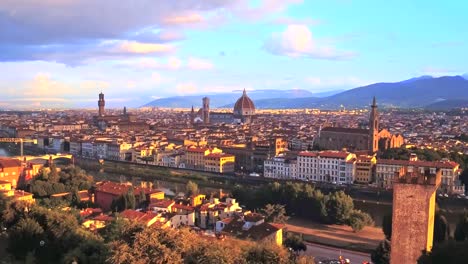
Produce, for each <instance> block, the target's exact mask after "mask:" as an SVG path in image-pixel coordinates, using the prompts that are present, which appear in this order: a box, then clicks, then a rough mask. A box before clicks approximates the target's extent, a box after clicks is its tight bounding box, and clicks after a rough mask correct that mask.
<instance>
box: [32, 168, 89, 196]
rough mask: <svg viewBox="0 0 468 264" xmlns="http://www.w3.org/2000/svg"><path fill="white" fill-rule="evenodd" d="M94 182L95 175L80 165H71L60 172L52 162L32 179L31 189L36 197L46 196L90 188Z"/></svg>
mask: <svg viewBox="0 0 468 264" xmlns="http://www.w3.org/2000/svg"><path fill="white" fill-rule="evenodd" d="M93 183H94V179H93V177H92V176H89V175H87V174H86V172H85V171H84V170H82V169H80V168H78V167H74V166H70V167H66V168H64V169H62V171H60V172H58V171H57V169H56V167H55V165H53V164H52V165H51V166H50V167H49V168H43V169H42V170H41V171H40V173H39V175H38V176H37V177H35V178H34V179H33V180H32V181H31V183H30V187H29V188H30V189H29V191H30V192H32V193H33V194H34V196H35V197H39V198H44V197H49V196H50V195H52V194H56V193H63V192H73V191H75V190H88V189H90V188H91V186H92V185H93Z"/></svg>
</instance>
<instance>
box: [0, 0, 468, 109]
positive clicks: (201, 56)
mask: <svg viewBox="0 0 468 264" xmlns="http://www.w3.org/2000/svg"><path fill="white" fill-rule="evenodd" d="M151 3H153V4H150V3H148V2H146V1H136V2H135V1H131V2H130V1H128V2H121V3H114V2H111V1H99V3H86V2H85V1H78V0H77V1H66V2H58V1H42V2H40V3H39V2H36V1H27V2H25V3H16V2H15V1H3V2H2V3H0V10H1V11H2V12H0V13H1V15H0V21H3V22H2V23H4V24H6V25H8V26H7V27H2V29H0V43H1V44H0V51H2V52H1V55H0V71H1V72H2V73H3V74H2V76H1V77H0V89H2V91H4V94H3V95H4V96H3V98H2V99H1V100H0V107H2V108H9V107H14V108H39V107H80V106H86V107H93V106H95V104H96V102H95V101H96V99H95V97H96V94H97V93H99V92H100V91H103V92H104V93H106V94H107V95H108V96H107V98H106V99H107V102H108V103H109V105H110V106H111V107H116V106H123V105H127V106H130V107H138V106H141V105H142V104H144V103H147V102H150V101H151V100H153V99H155V98H160V97H167V96H176V95H190V94H210V93H215V92H231V91H233V90H236V91H240V90H242V89H244V88H246V89H247V90H253V89H280V90H286V89H304V90H308V91H311V92H323V91H330V90H338V89H350V88H355V87H358V86H361V85H366V84H371V83H375V82H381V81H388V82H395V81H401V80H404V79H409V78H412V77H415V76H420V75H434V76H441V75H458V74H464V73H466V72H467V71H468V70H466V69H467V67H466V61H464V60H463V56H460V55H459V54H463V51H464V50H465V49H466V47H467V45H468V42H467V40H468V37H466V36H464V35H463V34H459V33H460V32H463V25H464V24H466V22H467V21H466V20H467V19H466V18H465V17H464V14H463V10H464V9H463V8H462V7H461V6H460V5H462V4H460V3H444V5H443V6H442V5H440V6H439V5H438V4H437V3H432V2H429V3H428V2H423V1H413V2H411V3H407V2H406V1H396V2H395V1H393V2H392V3H377V2H371V1H359V2H355V1H344V0H342V1H341V0H340V1H338V0H336V1H327V2H326V3H325V2H319V1H299V0H291V1H273V0H270V1H184V2H183V3H180V2H179V3H172V2H170V1H160V2H156V3H155V2H153V1H151ZM408 14H411V15H408ZM403 47H404V48H403ZM136 91H137V92H136Z"/></svg>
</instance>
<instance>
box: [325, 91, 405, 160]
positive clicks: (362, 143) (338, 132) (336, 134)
mask: <svg viewBox="0 0 468 264" xmlns="http://www.w3.org/2000/svg"><path fill="white" fill-rule="evenodd" d="M379 125H380V119H379V112H378V109H377V104H376V100H375V97H374V100H373V102H372V106H371V112H370V116H369V129H360V128H343V127H325V128H323V129H322V130H321V131H320V132H319V134H318V136H317V140H316V144H317V145H318V146H319V147H320V148H323V149H333V150H341V149H343V148H346V149H348V150H350V151H365V150H367V151H368V152H369V153H376V152H377V151H379V150H385V149H389V148H398V147H400V146H401V145H403V143H404V138H403V137H402V136H401V135H393V134H391V133H390V132H389V131H388V130H387V129H382V130H380V128H379Z"/></svg>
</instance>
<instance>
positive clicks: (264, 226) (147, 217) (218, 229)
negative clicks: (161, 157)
mask: <svg viewBox="0 0 468 264" xmlns="http://www.w3.org/2000/svg"><path fill="white" fill-rule="evenodd" d="M144 184H146V183H142V185H144ZM130 189H132V193H134V194H135V197H136V202H137V203H139V202H141V201H142V200H145V201H147V206H146V210H144V211H142V210H134V209H126V210H124V211H122V212H121V213H120V214H119V215H118V217H121V218H123V219H127V220H129V221H134V222H138V223H140V224H142V225H144V226H154V227H158V228H179V227H181V226H187V227H193V228H200V229H203V230H208V234H207V235H212V236H231V237H234V238H239V239H247V238H248V239H252V240H254V241H265V242H273V243H276V244H278V245H282V243H283V228H284V225H282V224H275V223H266V222H265V218H264V216H262V215H261V214H257V213H252V212H250V211H244V210H243V209H242V208H241V207H240V206H239V203H238V202H237V201H236V200H235V199H234V198H229V197H226V198H224V201H221V200H220V199H219V198H214V197H213V198H209V199H208V198H206V196H205V195H202V194H198V195H197V194H194V195H191V196H189V197H186V196H184V195H177V196H176V197H175V198H173V199H167V198H165V196H164V192H162V191H160V190H157V189H153V188H152V186H151V184H150V186H149V187H147V186H144V187H138V186H132V184H130V183H114V182H107V181H106V182H99V183H97V186H96V188H95V189H94V191H93V192H92V193H91V197H92V198H91V199H92V200H93V201H94V202H95V203H96V204H97V205H98V206H99V208H98V209H91V208H89V209H85V210H83V211H82V212H81V216H82V217H83V218H84V219H85V220H84V221H83V226H85V227H86V228H89V229H91V230H97V229H100V228H103V227H105V226H106V225H107V224H109V223H110V222H111V221H113V220H114V216H111V215H109V214H107V212H109V211H110V210H112V208H110V207H111V205H112V203H113V201H115V200H117V199H118V198H119V197H121V196H123V195H125V194H127V193H128V192H129V190H130ZM141 195H145V197H144V198H142V197H140V196H141ZM222 195H223V194H222V192H220V196H222ZM211 230H212V231H211Z"/></svg>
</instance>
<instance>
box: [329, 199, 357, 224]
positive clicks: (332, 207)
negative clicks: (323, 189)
mask: <svg viewBox="0 0 468 264" xmlns="http://www.w3.org/2000/svg"><path fill="white" fill-rule="evenodd" d="M325 206H326V212H327V215H326V217H327V219H328V222H329V223H337V224H345V223H346V221H347V220H348V219H349V216H350V215H351V212H352V210H353V208H354V203H353V199H352V198H351V197H350V196H349V195H347V194H346V193H344V192H343V191H339V192H334V193H331V194H329V195H327V196H326V197H325Z"/></svg>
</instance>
